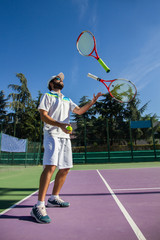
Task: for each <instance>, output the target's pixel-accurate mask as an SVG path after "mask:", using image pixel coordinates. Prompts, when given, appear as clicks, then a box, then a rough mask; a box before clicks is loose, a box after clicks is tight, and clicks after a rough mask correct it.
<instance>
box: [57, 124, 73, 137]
mask: <svg viewBox="0 0 160 240" xmlns="http://www.w3.org/2000/svg"><path fill="white" fill-rule="evenodd" d="M68 126H71V124H68V123H67V124H66V123H61V124H60V128H61V129H62V131H63V132H65V133H67V134H71V133H72V132H71V131H70V130H67V129H66V127H68Z"/></svg>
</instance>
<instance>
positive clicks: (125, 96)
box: [87, 73, 137, 103]
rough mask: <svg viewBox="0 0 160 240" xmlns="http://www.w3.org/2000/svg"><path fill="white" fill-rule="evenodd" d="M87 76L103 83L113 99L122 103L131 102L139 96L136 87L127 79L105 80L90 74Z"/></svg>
mask: <svg viewBox="0 0 160 240" xmlns="http://www.w3.org/2000/svg"><path fill="white" fill-rule="evenodd" d="M87 76H88V77H90V78H93V79H95V80H97V81H99V82H101V83H103V84H104V85H105V87H106V88H107V90H108V92H109V94H110V95H111V97H113V98H114V99H115V100H117V101H118V102H120V103H128V102H131V101H132V100H133V99H134V98H135V96H136V94H137V89H136V87H135V85H134V84H133V83H132V82H131V81H129V80H127V79H120V78H119V79H113V80H103V79H101V78H98V77H96V76H95V75H93V74H91V73H88V75H87ZM107 83H109V86H107Z"/></svg>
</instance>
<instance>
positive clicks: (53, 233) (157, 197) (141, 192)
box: [0, 167, 160, 240]
mask: <svg viewBox="0 0 160 240" xmlns="http://www.w3.org/2000/svg"><path fill="white" fill-rule="evenodd" d="M52 186H53V182H51V184H50V187H49V189H48V193H47V197H48V196H49V195H50V192H51V188H52ZM61 197H62V198H63V199H64V200H67V201H69V202H70V203H71V206H70V207H69V208H48V209H47V212H48V215H49V216H50V217H51V219H52V222H51V223H50V224H47V225H46V224H38V223H36V222H35V220H34V219H33V218H32V217H31V216H30V211H31V208H32V206H33V205H34V204H35V202H36V201H37V192H34V193H33V194H32V195H30V196H28V197H27V198H26V199H25V200H22V201H21V202H20V203H19V204H17V205H16V206H15V207H14V208H12V209H10V210H8V211H6V212H4V213H3V215H1V216H0V222H1V223H0V228H1V230H0V231H1V240H19V239H23V240H31V239H39V240H41V239H44V238H46V236H47V238H49V239H51V238H54V239H67V240H68V239H70V240H72V239H84V240H85V239H87V240H88V239H101V240H103V239H105V240H106V239H110V240H115V239H119V240H121V239H123V240H128V239H130V240H132V239H133V240H134V239H147V240H159V239H160V237H159V236H160V227H159V225H160V167H152V168H148V167H147V168H130V169H99V170H98V169H93V170H74V171H70V173H69V175H68V179H67V181H66V182H65V185H64V187H63V189H62V192H61Z"/></svg>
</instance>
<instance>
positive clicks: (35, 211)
mask: <svg viewBox="0 0 160 240" xmlns="http://www.w3.org/2000/svg"><path fill="white" fill-rule="evenodd" d="M55 169H56V166H50V165H47V166H46V167H45V169H44V170H43V172H42V174H41V177H40V184H39V194H38V202H37V204H36V205H35V206H34V207H33V208H32V211H31V216H32V217H34V218H35V219H36V221H37V222H39V223H50V222H51V219H50V217H49V216H48V215H47V212H46V209H45V196H46V193H47V190H48V186H49V183H50V180H51V177H52V175H53V173H54V171H55Z"/></svg>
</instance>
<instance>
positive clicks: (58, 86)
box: [54, 82, 64, 90]
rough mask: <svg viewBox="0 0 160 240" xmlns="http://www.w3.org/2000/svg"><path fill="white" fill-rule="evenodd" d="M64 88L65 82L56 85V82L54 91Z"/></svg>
mask: <svg viewBox="0 0 160 240" xmlns="http://www.w3.org/2000/svg"><path fill="white" fill-rule="evenodd" d="M63 87H64V84H63V82H62V83H55V82H54V89H59V90H62V89H63Z"/></svg>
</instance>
